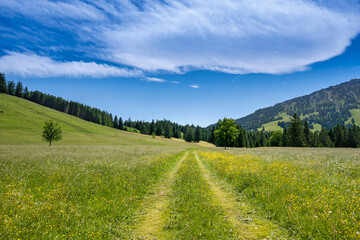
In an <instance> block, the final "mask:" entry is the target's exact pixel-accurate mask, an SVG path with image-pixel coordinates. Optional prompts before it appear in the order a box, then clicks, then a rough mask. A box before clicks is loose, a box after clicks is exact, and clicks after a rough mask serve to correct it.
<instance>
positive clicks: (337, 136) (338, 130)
mask: <svg viewBox="0 0 360 240" xmlns="http://www.w3.org/2000/svg"><path fill="white" fill-rule="evenodd" d="M333 134H334V146H335V147H345V146H346V128H345V127H344V126H340V125H339V124H337V125H336V126H335V127H334V128H333Z"/></svg>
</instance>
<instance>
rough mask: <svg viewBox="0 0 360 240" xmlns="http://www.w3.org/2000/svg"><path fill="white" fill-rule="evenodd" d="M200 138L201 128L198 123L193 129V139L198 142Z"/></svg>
mask: <svg viewBox="0 0 360 240" xmlns="http://www.w3.org/2000/svg"><path fill="white" fill-rule="evenodd" d="M200 140H201V128H200V126H199V125H197V126H196V129H195V135H194V141H195V142H200Z"/></svg>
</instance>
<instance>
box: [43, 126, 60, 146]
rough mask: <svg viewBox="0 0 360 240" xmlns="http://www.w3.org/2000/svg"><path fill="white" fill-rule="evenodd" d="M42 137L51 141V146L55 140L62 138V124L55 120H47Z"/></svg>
mask: <svg viewBox="0 0 360 240" xmlns="http://www.w3.org/2000/svg"><path fill="white" fill-rule="evenodd" d="M42 137H43V139H44V140H45V141H47V142H49V146H50V147H51V143H52V142H53V141H59V140H60V139H61V138H62V132H61V127H60V125H59V124H58V123H57V122H56V121H55V120H49V121H46V122H45V125H44V127H43V134H42Z"/></svg>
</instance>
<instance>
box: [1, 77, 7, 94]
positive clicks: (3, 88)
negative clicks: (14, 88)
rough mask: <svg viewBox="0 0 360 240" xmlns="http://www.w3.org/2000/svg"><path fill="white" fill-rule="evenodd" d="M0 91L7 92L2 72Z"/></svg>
mask: <svg viewBox="0 0 360 240" xmlns="http://www.w3.org/2000/svg"><path fill="white" fill-rule="evenodd" d="M0 93H8V90H7V86H6V77H5V74H4V73H0Z"/></svg>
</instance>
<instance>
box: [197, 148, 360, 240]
mask: <svg viewBox="0 0 360 240" xmlns="http://www.w3.org/2000/svg"><path fill="white" fill-rule="evenodd" d="M232 151H233V154H228V153H215V152H203V153H202V154H201V155H202V157H203V158H204V159H206V160H207V164H209V166H210V167H211V169H212V171H214V172H215V173H216V174H217V176H219V177H220V178H222V179H225V180H226V181H228V182H229V183H230V184H231V185H232V186H234V187H235V188H236V189H237V191H238V192H239V193H241V194H242V195H243V196H244V197H245V198H246V199H247V200H248V201H249V202H251V203H252V204H253V205H254V206H257V209H258V210H260V211H262V212H263V213H264V214H266V215H267V216H268V219H270V220H275V221H277V222H278V223H279V224H280V225H281V226H283V227H284V228H286V229H287V230H288V231H289V232H290V233H292V235H293V236H294V237H300V238H302V239H360V233H359V224H360V197H359V196H360V194H359V193H360V161H359V159H360V153H359V152H358V151H356V150H350V149H343V150H325V151H324V150H319V149H282V148H279V149H276V150H274V149H267V148H264V149H256V150H232ZM234 153H235V154H234ZM239 153H240V155H239Z"/></svg>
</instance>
